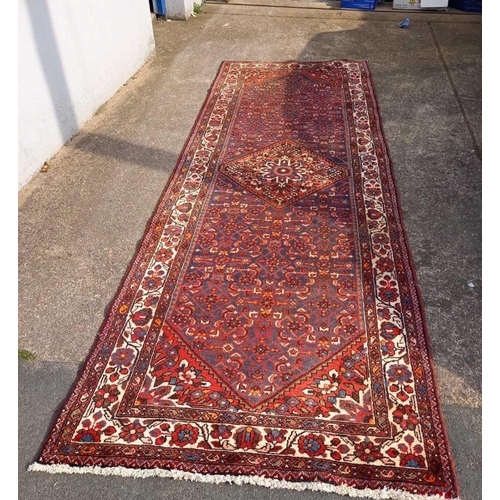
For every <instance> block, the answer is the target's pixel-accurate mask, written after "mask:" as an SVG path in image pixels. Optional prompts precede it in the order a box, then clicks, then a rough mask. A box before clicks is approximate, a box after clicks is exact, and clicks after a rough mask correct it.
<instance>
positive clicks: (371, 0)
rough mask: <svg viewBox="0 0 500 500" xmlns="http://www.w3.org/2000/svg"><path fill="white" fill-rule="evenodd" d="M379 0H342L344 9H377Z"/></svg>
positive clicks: (341, 4) (341, 3)
mask: <svg viewBox="0 0 500 500" xmlns="http://www.w3.org/2000/svg"><path fill="white" fill-rule="evenodd" d="M376 5H377V0H341V2H340V6H341V7H342V8H343V9H358V10H375V6H376Z"/></svg>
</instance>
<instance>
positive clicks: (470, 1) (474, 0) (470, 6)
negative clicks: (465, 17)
mask: <svg viewBox="0 0 500 500" xmlns="http://www.w3.org/2000/svg"><path fill="white" fill-rule="evenodd" d="M449 5H450V7H453V8H454V9H458V10H464V11H465V12H483V4H482V0H450V4H449Z"/></svg>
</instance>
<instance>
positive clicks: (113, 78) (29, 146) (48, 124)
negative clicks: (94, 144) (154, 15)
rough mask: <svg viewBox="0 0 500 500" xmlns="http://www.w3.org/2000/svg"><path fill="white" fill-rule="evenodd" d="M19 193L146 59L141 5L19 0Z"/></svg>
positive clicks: (149, 40)
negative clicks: (45, 162)
mask: <svg viewBox="0 0 500 500" xmlns="http://www.w3.org/2000/svg"><path fill="white" fill-rule="evenodd" d="M18 36H19V40H18V43H19V69H18V71H19V158H18V159H19V188H21V187H22V186H24V185H25V184H26V183H27V182H28V181H29V180H30V179H31V177H32V176H33V175H34V174H35V173H36V172H38V170H40V168H41V167H42V165H43V163H44V161H46V160H48V159H49V158H50V157H51V156H53V155H54V154H55V153H56V152H57V151H58V150H59V148H60V147H61V146H62V145H63V144H64V143H65V142H66V141H68V139H70V138H71V137H72V136H73V135H74V134H75V133H76V132H77V131H78V130H79V128H80V127H81V126H82V125H83V124H84V123H85V122H86V121H87V120H88V119H89V118H90V117H91V116H92V115H93V114H94V113H95V112H96V110H97V109H98V108H99V106H101V105H102V104H103V103H104V102H106V101H107V100H108V99H109V98H110V97H111V96H112V95H113V94H114V93H115V92H116V91H117V90H118V89H119V88H120V87H121V85H122V84H123V83H125V82H126V81H127V80H128V79H129V78H130V77H131V76H132V75H133V74H134V73H135V72H136V71H137V70H138V69H139V68H140V67H141V66H142V65H143V64H144V62H145V61H146V60H147V59H148V57H149V56H150V54H151V53H152V51H153V50H154V38H153V29H152V24H151V15H150V12H149V3H148V1H147V0H120V1H119V2H110V1H103V0H19V35H18Z"/></svg>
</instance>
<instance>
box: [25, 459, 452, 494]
mask: <svg viewBox="0 0 500 500" xmlns="http://www.w3.org/2000/svg"><path fill="white" fill-rule="evenodd" d="M28 471H30V472H45V473H47V474H60V473H66V474H94V475H98V476H118V477H132V478H134V479H145V478H149V477H164V478H169V479H175V480H181V481H196V482H199V483H210V484H235V485H238V486H241V485H243V484H250V485H254V486H264V487H266V488H270V489H284V490H295V491H305V490H307V491H318V492H325V493H337V494H339V495H347V496H350V497H354V498H371V499H374V500H444V498H445V497H444V496H443V495H431V496H429V495H421V494H419V493H411V492H409V491H405V490H397V489H394V488H377V489H373V488H363V489H359V488H354V487H353V486H348V485H346V484H342V483H341V484H332V483H323V482H320V481H318V482H298V481H287V480H284V479H269V478H266V477H262V476H252V475H241V476H235V475H229V474H200V473H197V472H187V471H183V470H179V469H158V468H155V469H132V468H128V467H99V466H85V467H73V466H71V465H67V464H52V465H47V464H40V463H38V462H35V463H34V464H32V465H30V466H29V467H28ZM448 500H461V499H460V497H453V498H451V499H448Z"/></svg>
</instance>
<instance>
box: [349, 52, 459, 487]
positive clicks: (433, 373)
mask: <svg viewBox="0 0 500 500" xmlns="http://www.w3.org/2000/svg"><path fill="white" fill-rule="evenodd" d="M357 62H360V63H362V64H363V65H364V66H365V70H366V74H367V75H368V81H369V82H370V86H371V88H370V90H371V93H372V100H373V103H374V108H375V110H376V112H377V126H378V129H379V133H380V136H381V138H382V144H383V146H384V149H385V156H386V157H387V159H388V166H389V172H390V174H391V181H392V182H391V188H392V191H393V195H394V199H395V200H396V205H397V208H398V218H399V222H400V223H401V228H402V229H403V241H404V244H405V250H406V254H407V256H408V262H409V264H410V268H411V272H412V278H413V284H414V286H415V290H416V292H417V297H418V304H419V310H420V314H421V316H422V326H423V332H424V337H425V349H426V352H427V360H428V364H429V367H430V370H431V376H432V387H433V389H434V394H435V396H436V399H437V408H438V412H439V418H440V420H441V425H442V428H443V436H444V442H445V445H446V451H447V452H448V460H449V461H450V468H451V471H452V477H453V481H454V488H455V490H456V492H457V495H458V496H460V486H459V484H458V477H457V471H456V467H455V462H454V459H453V454H452V453H451V444H450V439H449V437H448V428H447V425H446V421H445V418H444V414H443V405H442V401H441V394H440V391H439V385H438V380H437V372H436V365H435V362H434V356H433V353H432V349H431V338H430V335H429V329H428V326H427V316H426V313H425V305H424V301H423V296H422V292H421V290H420V284H419V282H418V277H417V269H416V267H415V263H414V261H413V254H412V252H411V247H410V239H409V237H408V231H407V229H406V225H405V222H404V217H403V208H402V205H401V195H400V193H399V188H398V185H397V182H396V176H395V175H394V165H393V162H392V158H391V155H390V150H389V145H388V144H387V139H386V137H385V133H384V127H383V124H382V114H381V111H380V104H379V99H378V95H377V91H376V88H375V85H374V82H373V76H372V72H371V69H370V65H369V63H368V60H364V61H357Z"/></svg>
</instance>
